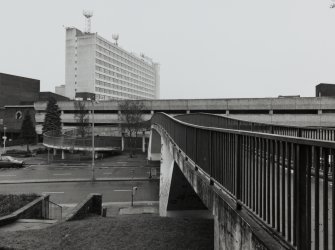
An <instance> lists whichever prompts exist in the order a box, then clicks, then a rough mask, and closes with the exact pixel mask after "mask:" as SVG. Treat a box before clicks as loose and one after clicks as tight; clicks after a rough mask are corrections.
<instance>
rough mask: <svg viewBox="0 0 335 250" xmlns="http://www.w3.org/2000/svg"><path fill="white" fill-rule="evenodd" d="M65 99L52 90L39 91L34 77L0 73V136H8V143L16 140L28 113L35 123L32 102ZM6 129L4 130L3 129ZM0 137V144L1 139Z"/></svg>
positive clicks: (65, 99)
mask: <svg viewBox="0 0 335 250" xmlns="http://www.w3.org/2000/svg"><path fill="white" fill-rule="evenodd" d="M51 97H52V98H54V99H56V100H57V101H67V100H69V98H67V97H64V96H61V95H57V94H55V93H52V92H40V81H39V80H36V79H31V78H26V77H21V76H14V75H9V74H4V73H0V136H1V138H2V136H3V135H4V132H6V136H7V138H8V143H9V144H10V143H11V141H13V142H14V141H15V140H18V139H19V138H20V134H21V126H22V121H23V119H24V116H25V115H26V114H27V113H29V114H30V116H31V118H32V122H33V123H34V125H35V109H34V102H37V101H48V99H49V98H51ZM4 130H6V131H4ZM1 138H0V146H2V144H3V140H2V139H1Z"/></svg>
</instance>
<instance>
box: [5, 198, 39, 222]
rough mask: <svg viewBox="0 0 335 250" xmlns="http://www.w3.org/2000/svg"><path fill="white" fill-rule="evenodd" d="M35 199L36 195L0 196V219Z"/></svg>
mask: <svg viewBox="0 0 335 250" xmlns="http://www.w3.org/2000/svg"><path fill="white" fill-rule="evenodd" d="M37 197H38V195H37V194H18V195H15V194H0V217H2V216H6V215H9V214H11V213H13V212H15V211H16V210H18V209H20V208H21V207H24V206H25V205H27V204H28V203H29V202H32V201H33V200H35V199H36V198H37Z"/></svg>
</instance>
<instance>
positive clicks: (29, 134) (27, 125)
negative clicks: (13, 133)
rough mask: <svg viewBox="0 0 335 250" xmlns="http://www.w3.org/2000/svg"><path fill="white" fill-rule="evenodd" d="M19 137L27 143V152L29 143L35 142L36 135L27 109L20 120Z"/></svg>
mask: <svg viewBox="0 0 335 250" xmlns="http://www.w3.org/2000/svg"><path fill="white" fill-rule="evenodd" d="M21 137H22V138H23V140H24V142H25V143H26V144H27V152H29V144H32V143H35V142H36V137H37V134H36V130H35V126H34V124H33V122H32V120H31V116H30V113H29V111H27V112H26V114H25V116H24V119H23V122H22V126H21Z"/></svg>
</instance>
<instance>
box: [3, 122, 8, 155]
mask: <svg viewBox="0 0 335 250" xmlns="http://www.w3.org/2000/svg"><path fill="white" fill-rule="evenodd" d="M6 129H7V127H6V126H3V137H2V139H3V153H6V140H7V137H6Z"/></svg>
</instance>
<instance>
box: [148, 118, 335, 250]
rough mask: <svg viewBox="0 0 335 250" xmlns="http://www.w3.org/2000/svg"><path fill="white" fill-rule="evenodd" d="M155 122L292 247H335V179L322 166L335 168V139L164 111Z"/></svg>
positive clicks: (303, 248) (197, 163)
mask: <svg viewBox="0 0 335 250" xmlns="http://www.w3.org/2000/svg"><path fill="white" fill-rule="evenodd" d="M152 124H155V125H157V126H160V127H161V128H162V129H164V130H165V131H166V132H167V133H168V134H169V136H170V137H171V139H172V140H173V141H174V143H175V144H176V145H177V146H178V147H179V148H180V149H181V150H182V151H183V152H184V153H185V154H186V155H187V157H188V158H189V159H190V160H192V161H193V162H194V163H195V164H196V165H197V166H199V168H201V169H202V170H203V171H205V172H206V173H207V174H208V175H209V176H210V178H211V179H212V180H213V182H214V183H216V184H218V185H220V186H221V187H222V188H223V189H224V190H226V191H227V192H228V193H229V194H230V195H231V196H232V197H234V198H235V199H236V202H237V203H239V204H241V205H242V207H243V208H244V209H247V210H248V211H250V212H251V213H252V214H253V215H254V216H255V217H256V218H258V220H259V221H261V222H262V223H263V224H264V225H266V226H267V228H268V229H269V230H271V231H273V232H274V233H276V234H277V236H279V237H281V238H282V239H283V240H285V241H286V242H288V243H289V244H290V245H291V246H292V247H296V248H297V249H299V250H305V249H327V248H332V249H335V241H334V238H335V237H334V236H335V235H334V233H335V223H334V219H335V185H333V186H331V185H329V180H328V175H322V172H321V170H322V169H323V170H324V171H325V172H326V173H327V172H328V170H329V169H334V158H335V143H334V142H330V141H320V140H312V139H304V138H297V137H289V136H280V135H274V134H267V133H256V132H250V131H242V130H232V129H222V128H213V127H211V128H208V127H202V126H198V125H193V124H189V123H185V122H182V121H179V120H177V119H175V118H173V117H171V116H169V115H166V114H163V113H156V114H154V116H153V117H152ZM240 126H241V124H240ZM312 169H313V174H314V176H313V175H312ZM331 173H332V179H333V180H334V179H335V176H334V173H335V172H334V171H332V172H331Z"/></svg>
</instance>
